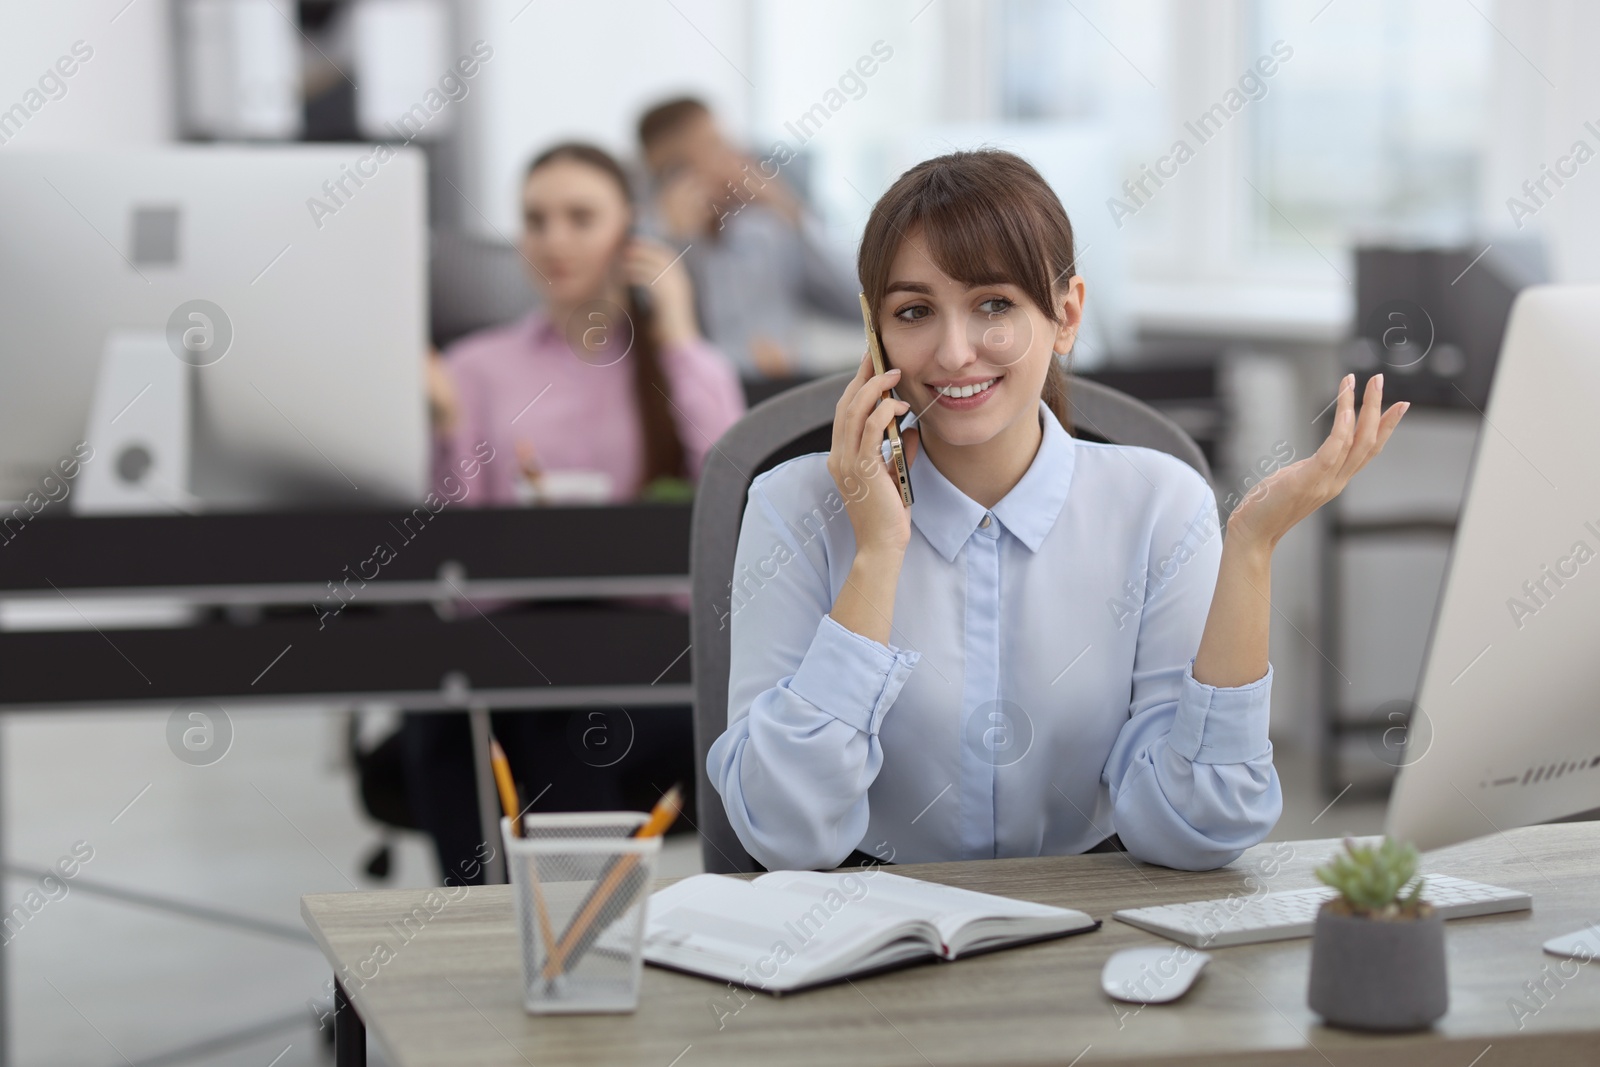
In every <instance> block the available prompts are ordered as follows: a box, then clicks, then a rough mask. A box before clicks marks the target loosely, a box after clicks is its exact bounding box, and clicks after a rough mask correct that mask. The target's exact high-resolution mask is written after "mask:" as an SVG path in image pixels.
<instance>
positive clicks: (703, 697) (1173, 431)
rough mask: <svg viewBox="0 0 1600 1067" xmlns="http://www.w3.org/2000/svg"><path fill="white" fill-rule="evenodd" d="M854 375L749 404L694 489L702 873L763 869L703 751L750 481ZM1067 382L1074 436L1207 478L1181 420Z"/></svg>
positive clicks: (716, 715)
mask: <svg viewBox="0 0 1600 1067" xmlns="http://www.w3.org/2000/svg"><path fill="white" fill-rule="evenodd" d="M853 376H854V372H853V371H846V372H843V373H841V374H835V375H832V376H830V377H827V378H821V379H818V380H817V381H814V382H810V383H808V384H806V385H802V386H798V387H796V388H794V389H791V390H789V391H788V392H785V393H781V394H779V395H778V396H775V397H773V398H772V399H770V400H767V401H765V402H764V403H762V404H760V405H758V406H757V407H755V408H753V409H751V410H750V411H749V412H748V413H747V414H746V415H745V416H744V418H742V419H740V420H739V421H738V422H737V423H735V424H734V425H733V427H732V428H731V429H729V430H728V432H727V433H725V434H723V435H722V437H721V439H720V440H718V441H717V444H716V447H715V448H713V449H712V450H711V453H710V454H709V455H708V456H707V458H706V463H705V467H704V469H703V470H702V472H701V475H700V484H699V487H698V489H697V490H696V491H695V497H694V518H693V524H692V528H691V529H692V532H691V546H692V547H691V549H690V560H689V571H690V575H691V576H692V577H691V580H692V583H693V601H694V604H693V611H692V617H691V623H690V625H691V633H692V637H693V641H694V644H693V648H692V651H691V658H690V662H691V667H692V673H693V677H694V747H695V773H696V775H697V776H698V781H699V788H698V789H697V790H696V801H697V804H696V806H697V807H698V809H699V810H698V811H697V812H696V817H697V819H698V825H697V827H696V829H698V830H699V832H700V849H701V854H702V856H703V858H704V862H705V869H706V870H707V871H712V872H716V873H732V872H735V871H756V870H760V869H761V868H760V866H759V865H758V864H757V863H756V862H755V860H753V859H752V858H751V857H750V854H749V853H747V852H746V851H745V850H744V846H743V845H741V844H740V843H739V838H738V836H737V835H735V834H734V832H733V826H732V824H731V823H729V821H728V815H727V811H726V809H725V808H724V807H723V805H722V797H721V796H720V795H719V794H718V793H717V791H716V788H715V787H714V786H713V785H712V784H711V782H710V779H709V777H708V776H707V774H706V753H707V752H708V751H709V750H710V748H711V744H712V742H714V741H715V740H716V739H717V738H718V737H719V736H720V735H721V734H722V732H723V731H724V730H725V729H726V728H727V725H728V670H729V648H728V637H729V633H730V631H729V629H728V628H727V626H726V625H725V623H724V619H723V616H722V612H721V610H720V608H721V606H722V605H723V604H724V603H725V594H726V593H727V591H728V588H729V582H730V581H731V579H732V576H733V557H734V552H735V550H736V549H737V547H738V543H739V526H740V523H741V521H742V520H743V518H744V505H745V500H746V494H747V492H748V490H749V488H750V483H751V481H752V480H754V479H755V477H756V476H757V475H759V474H761V473H762V472H763V471H766V470H770V469H771V468H773V467H775V466H777V465H778V464H779V463H782V462H784V461H785V460H788V459H793V458H794V457H795V456H802V455H805V454H806V453H808V452H826V451H827V450H828V448H829V447H830V445H831V443H832V435H833V411H834V405H835V404H837V403H838V400H839V396H840V394H842V393H843V392H844V387H845V385H846V384H847V383H848V382H849V381H850V379H851V378H852V377H853ZM1071 383H1072V384H1071V387H1070V390H1069V395H1070V397H1071V402H1072V422H1073V427H1072V428H1073V432H1074V436H1077V437H1082V438H1085V439H1089V440H1096V439H1098V440H1101V441H1106V442H1108V443H1111V444H1122V445H1142V446H1144V447H1146V448H1153V449H1156V450H1158V451H1161V452H1166V453H1169V454H1170V455H1173V456H1176V457H1178V458H1179V459H1181V460H1183V461H1184V462H1185V463H1187V464H1189V465H1190V466H1191V467H1193V468H1194V469H1195V470H1197V471H1199V472H1200V473H1201V474H1202V475H1204V476H1205V479H1206V481H1208V482H1210V481H1212V478H1211V467H1210V465H1209V464H1207V463H1206V458H1205V454H1204V453H1203V452H1201V450H1200V446H1199V445H1197V444H1195V442H1194V440H1193V439H1192V438H1191V437H1190V436H1189V435H1188V434H1186V433H1185V432H1184V431H1183V430H1182V429H1181V428H1180V427H1179V426H1178V424H1177V423H1175V422H1173V421H1172V420H1171V419H1169V418H1167V417H1166V416H1165V415H1162V414H1161V413H1160V412H1158V411H1156V410H1155V409H1154V408H1152V407H1150V406H1149V405H1147V404H1145V403H1143V402H1142V401H1139V400H1135V399H1134V398H1133V397H1131V396H1128V395H1127V394H1126V393H1121V392H1118V391H1117V390H1115V389H1111V388H1109V387H1107V386H1104V385H1100V384H1098V383H1096V382H1092V381H1088V380H1087V379H1083V378H1073V379H1072V380H1071ZM1214 486H1215V483H1213V487H1214ZM774 681H776V679H774Z"/></svg>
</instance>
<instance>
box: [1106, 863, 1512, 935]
mask: <svg viewBox="0 0 1600 1067" xmlns="http://www.w3.org/2000/svg"><path fill="white" fill-rule="evenodd" d="M1424 877H1425V878H1426V880H1427V883H1426V884H1425V885H1424V886H1423V887H1422V897H1423V899H1424V900H1426V901H1428V902H1429V903H1430V904H1432V905H1433V906H1434V908H1435V909H1436V910H1437V911H1438V912H1439V913H1440V914H1441V915H1443V916H1444V917H1445V918H1446V919H1466V918H1470V917H1472V916H1474V915H1494V914H1496V913H1498V912H1502V911H1523V910H1525V909H1527V908H1531V907H1533V897H1531V896H1529V895H1528V894H1527V893H1524V892H1522V891H1521V890H1518V889H1502V888H1501V887H1499V886H1495V885H1484V884H1483V883H1482V882H1469V881H1467V880H1466V879H1465V878H1451V877H1450V876H1449V875H1444V874H1429V875H1425V876H1424ZM1336 895H1337V894H1336V893H1335V892H1334V891H1333V890H1332V889H1330V888H1328V887H1327V886H1318V887H1316V888H1314V889H1289V890H1284V891H1282V892H1278V893H1262V894H1260V895H1259V896H1240V897H1235V898H1234V899H1232V900H1226V899H1223V900H1196V901H1193V902H1191V903H1188V904H1162V905H1159V906H1157V907H1153V908H1124V909H1122V910H1121V911H1118V912H1114V913H1113V915H1114V916H1115V917H1116V918H1118V919H1120V920H1122V921H1123V922H1125V923H1127V924H1128V925H1130V926H1137V927H1138V928H1139V929H1141V930H1148V931H1150V932H1151V933H1152V934H1160V935H1161V936H1162V937H1170V938H1171V939H1172V940H1174V941H1178V942H1181V943H1182V944H1185V945H1191V946H1193V947H1195V948H1227V947H1228V946H1229V945H1250V944H1254V943H1255V942H1257V941H1284V940H1287V939H1289V938H1294V937H1310V936H1311V928H1312V926H1313V925H1314V924H1315V922H1316V919H1317V909H1318V908H1320V907H1322V905H1323V903H1324V902H1325V901H1327V900H1330V899H1332V898H1333V897H1334V896H1336Z"/></svg>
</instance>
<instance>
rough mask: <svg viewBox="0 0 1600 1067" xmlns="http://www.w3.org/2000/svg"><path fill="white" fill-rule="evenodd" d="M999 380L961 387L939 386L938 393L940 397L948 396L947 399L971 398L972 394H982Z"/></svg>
mask: <svg viewBox="0 0 1600 1067" xmlns="http://www.w3.org/2000/svg"><path fill="white" fill-rule="evenodd" d="M999 380H1000V379H999V378H990V379H989V380H988V381H986V382H979V383H978V384H977V385H962V386H951V385H945V386H941V387H940V388H939V393H940V395H941V396H948V397H952V398H955V397H967V396H972V395H973V394H974V393H981V392H983V391H984V390H985V389H987V388H989V387H990V386H991V385H993V384H994V383H995V382H997V381H999Z"/></svg>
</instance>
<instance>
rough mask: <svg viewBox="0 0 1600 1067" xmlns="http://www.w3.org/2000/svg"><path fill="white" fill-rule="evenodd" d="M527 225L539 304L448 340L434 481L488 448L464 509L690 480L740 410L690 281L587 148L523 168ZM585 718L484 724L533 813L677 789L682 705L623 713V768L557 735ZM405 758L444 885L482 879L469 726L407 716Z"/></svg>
mask: <svg viewBox="0 0 1600 1067" xmlns="http://www.w3.org/2000/svg"><path fill="white" fill-rule="evenodd" d="M522 214H523V233H522V239H521V242H520V245H519V249H520V251H521V253H522V258H523V260H524V261H525V262H526V263H527V266H528V273H529V276H530V279H531V280H532V282H533V284H534V286H535V288H536V289H538V290H539V292H540V295H541V296H542V297H543V301H542V307H541V309H540V310H538V311H535V312H533V313H531V314H529V315H528V316H526V317H525V318H523V319H521V320H519V321H517V322H514V323H511V324H509V325H506V326H501V327H495V328H492V329H488V330H484V331H482V332H480V333H477V334H473V335H471V336H469V337H466V338H463V339H462V340H460V341H458V342H456V343H455V344H454V345H452V346H451V347H450V349H449V351H448V352H447V353H446V354H445V358H444V359H443V361H442V362H441V363H440V364H438V365H436V366H435V367H434V368H433V370H432V371H431V373H430V379H431V381H430V393H431V396H430V399H431V401H432V407H433V410H434V412H435V421H436V429H437V434H436V437H437V446H436V449H435V456H434V461H435V467H434V470H435V480H436V482H440V483H441V484H442V483H443V482H444V480H445V479H446V478H448V477H450V476H451V475H452V474H453V473H454V472H456V471H458V470H460V469H463V468H460V467H459V464H460V463H461V462H462V461H467V462H469V463H471V462H472V461H473V460H474V459H481V458H482V456H483V455H485V454H488V453H487V452H486V451H485V450H482V446H483V445H484V444H485V443H487V445H488V447H489V448H492V449H493V452H492V455H493V457H494V458H493V459H492V460H490V461H489V462H487V463H483V464H482V466H481V470H480V473H479V474H478V476H477V478H476V479H475V480H473V481H472V482H471V483H469V484H470V487H471V488H470V492H469V494H468V495H467V496H465V497H462V496H461V494H460V492H459V486H460V484H461V483H460V479H459V478H455V479H452V484H454V485H455V486H456V487H457V492H456V493H455V494H454V496H452V499H459V500H460V505H459V506H467V507H476V506H488V505H504V504H514V503H518V502H522V501H526V500H529V499H533V500H539V499H546V500H548V499H550V497H551V496H552V495H553V493H551V488H552V486H553V485H555V484H556V483H557V482H558V481H559V482H564V483H565V484H566V485H568V486H572V485H573V484H574V483H583V484H584V485H585V486H586V488H585V490H584V491H585V494H586V496H585V499H588V500H590V501H591V502H592V501H597V500H598V501H603V502H625V501H630V500H634V499H636V498H637V497H638V496H639V495H640V493H641V492H643V491H645V490H647V489H649V488H650V487H651V486H652V485H655V484H656V483H658V482H659V481H660V480H662V479H667V480H693V479H695V478H697V477H698V476H699V473H700V469H701V467H702V465H703V464H704V461H705V457H706V454H707V453H708V452H709V451H710V449H711V445H712V443H713V442H714V441H715V440H716V439H717V438H718V437H720V436H721V435H722V433H723V432H724V431H725V430H726V429H727V428H728V427H729V426H731V425H732V424H733V423H734V422H736V421H737V420H738V418H739V417H740V415H742V414H743V413H744V394H743V391H742V389H741V387H740V384H739V380H738V377H737V376H736V374H735V373H734V370H733V368H732V365H731V364H730V363H728V362H727V360H725V359H724V358H723V356H722V355H721V353H719V352H718V351H717V350H716V349H714V348H712V347H711V346H710V345H709V344H707V343H706V341H705V340H704V339H702V338H701V336H700V332H699V328H698V326H697V325H696V320H695V312H694V298H693V293H692V291H691V283H690V281H689V277H688V271H687V270H686V269H685V268H684V267H683V265H682V264H681V263H675V262H674V257H673V254H672V253H671V252H670V251H668V250H667V249H666V248H665V247H663V246H661V245H659V244H656V243H654V242H651V241H646V240H643V239H640V238H637V237H635V236H634V235H633V232H632V230H633V208H632V206H631V200H630V197H629V189H628V183H627V179H626V177H625V176H624V172H623V170H622V168H621V167H620V166H618V165H617V163H616V161H615V160H614V159H612V158H611V156H610V155H608V154H606V153H605V152H604V151H602V150H601V149H599V148H595V147H592V146H590V145H585V144H576V143H568V144H560V145H556V146H555V147H553V148H551V149H549V150H547V151H545V152H544V153H542V154H541V155H540V156H539V157H538V158H537V159H535V160H534V161H533V163H532V165H530V166H529V168H528V172H527V178H526V180H525V182H524V183H523V188H522ZM474 469H477V468H474ZM440 491H441V494H445V490H444V489H443V488H441V490H440ZM445 495H448V494H445ZM640 536H649V533H648V531H643V532H641V534H640ZM498 606H500V605H489V604H487V603H480V604H479V605H478V608H479V609H481V610H487V611H493V610H495V608H496V607H498ZM463 610H464V613H465V614H466V615H468V616H469V617H475V615H476V612H475V611H474V609H473V608H470V607H469V608H464V609H463ZM532 654H533V656H534V658H535V659H537V658H538V653H537V652H536V651H535V652H533V653H532ZM534 684H538V682H537V679H535V680H534ZM591 710H592V709H591ZM580 713H581V712H580V711H574V712H571V713H570V714H567V715H563V714H554V713H551V712H542V713H539V714H527V713H508V714H496V715H495V716H494V730H495V733H496V736H497V737H498V738H499V740H500V741H501V743H502V744H503V745H504V747H505V749H506V753H507V755H508V757H509V758H510V760H511V764H512V769H513V771H514V772H515V773H516V775H517V777H518V779H519V780H521V781H522V782H523V784H524V785H525V786H526V787H527V789H528V791H529V792H528V796H529V799H530V800H531V801H534V803H533V805H532V807H533V810H535V811H582V810H594V809H615V808H621V807H627V806H638V805H640V804H645V805H648V804H649V803H651V802H653V801H654V800H655V799H656V795H655V791H654V790H652V789H651V787H650V785H649V783H650V781H651V780H652V779H653V780H655V781H658V782H663V783H665V782H669V781H674V780H680V779H682V778H684V777H685V775H686V774H687V773H688V771H689V769H690V768H692V767H693V755H692V753H693V743H692V727H691V719H690V716H689V711H688V709H687V708H664V709H655V710H652V711H651V712H650V713H649V714H644V715H636V716H633V717H632V724H633V729H634V736H633V743H632V746H631V749H630V750H629V752H628V754H627V755H626V757H624V758H621V759H620V761H614V760H612V759H611V758H610V757H609V753H607V754H604V758H602V754H598V753H594V752H584V751H581V750H578V749H575V747H574V745H573V744H572V743H570V742H569V738H570V737H571V736H573V734H574V733H575V732H577V733H581V734H582V736H584V737H588V736H589V733H587V732H583V731H582V730H579V731H571V730H569V725H570V723H569V719H570V717H571V715H577V714H580ZM580 748H581V746H580ZM403 752H404V758H405V768H406V781H407V792H408V797H409V799H410V802H411V807H412V810H413V813H414V814H415V815H416V817H417V819H418V821H419V822H421V824H422V826H423V828H424V829H426V830H427V831H428V832H429V833H431V834H432V836H433V838H434V843H435V845H436V847H437V849H438V855H439V864H440V867H441V869H442V871H443V874H444V876H445V878H446V879H447V880H449V881H451V882H463V881H465V882H473V881H481V879H482V874H481V869H480V867H479V865H478V864H477V863H475V862H474V861H475V860H479V859H481V858H482V854H481V853H480V851H479V850H480V849H481V848H482V846H483V842H482V833H481V831H480V829H479V826H478V817H477V808H476V806H475V799H474V798H475V793H474V792H473V779H472V753H471V748H470V739H469V734H468V730H467V725H466V721H465V720H464V719H463V718H462V717H461V716H460V715H459V714H458V713H431V712H418V713H411V714H408V715H407V716H406V724H405V738H404V748H403ZM690 778H691V780H692V775H690ZM635 785H637V786H638V787H639V788H637V789H635V788H632V787H633V786H635ZM490 844H494V843H493V842H491V843H490Z"/></svg>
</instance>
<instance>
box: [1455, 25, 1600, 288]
mask: <svg viewBox="0 0 1600 1067" xmlns="http://www.w3.org/2000/svg"><path fill="white" fill-rule="evenodd" d="M1489 14H1490V17H1491V18H1492V19H1493V20H1494V23H1495V25H1496V27H1497V28H1498V29H1499V30H1500V32H1501V33H1503V34H1504V35H1505V37H1504V38H1499V37H1497V39H1496V47H1495V52H1494V64H1495V72H1494V89H1495V91H1494V94H1493V100H1494V113H1493V115H1492V117H1491V120H1490V124H1489V125H1490V130H1491V134H1490V143H1489V145H1488V164H1489V165H1488V167H1487V171H1486V175H1487V176H1486V180H1485V182H1484V188H1483V193H1482V210H1483V217H1484V221H1485V225H1486V227H1487V228H1488V232H1489V233H1490V235H1491V240H1492V239H1493V236H1494V235H1496V234H1501V235H1510V234H1517V235H1521V236H1526V235H1527V234H1530V233H1538V234H1541V235H1543V236H1544V238H1545V240H1546V242H1547V247H1548V249H1549V252H1550V267H1551V273H1552V276H1553V278H1554V280H1556V281H1565V282H1594V281H1600V244H1597V243H1596V240H1595V237H1596V235H1597V234H1600V134H1597V133H1596V132H1594V131H1591V130H1589V129H1587V128H1585V126H1584V123H1585V122H1592V123H1593V124H1594V126H1595V128H1596V129H1597V130H1600V64H1597V63H1596V62H1595V56H1594V50H1595V44H1596V42H1600V4H1595V3H1593V2H1592V0H1502V2H1501V3H1498V4H1496V5H1495V6H1494V8H1493V10H1492V11H1491V12H1490V13H1489ZM1507 39H1509V41H1510V44H1508V43H1507ZM1511 45H1515V47H1514V48H1513V47H1512V46H1511ZM1579 140H1582V141H1584V142H1586V143H1587V144H1588V146H1589V148H1590V149H1591V150H1592V151H1593V152H1595V153H1596V155H1595V158H1593V159H1590V160H1589V161H1588V162H1587V163H1585V164H1583V165H1582V166H1581V167H1579V168H1578V173H1577V174H1576V176H1574V177H1571V178H1564V179H1563V181H1564V182H1565V183H1566V184H1565V185H1564V186H1562V187H1560V188H1557V187H1555V185H1554V184H1553V183H1550V185H1549V186H1548V187H1549V188H1550V189H1551V191H1552V194H1553V195H1551V196H1549V197H1543V194H1541V197H1542V198H1543V199H1544V200H1545V204H1544V205H1543V206H1539V205H1533V206H1535V207H1537V208H1538V212H1537V214H1535V215H1534V216H1532V217H1531V218H1524V219H1523V222H1524V226H1523V228H1522V229H1521V230H1520V231H1519V230H1518V229H1516V227H1515V226H1514V225H1513V223H1512V219H1511V213H1510V211H1509V210H1508V209H1507V207H1506V200H1507V199H1508V198H1510V197H1513V196H1515V197H1518V198H1519V199H1522V200H1523V201H1524V202H1525V203H1529V204H1532V202H1531V200H1529V199H1528V198H1527V197H1526V195H1525V194H1524V193H1523V192H1522V188H1521V187H1522V183H1523V182H1525V181H1527V180H1529V179H1535V178H1538V177H1539V176H1540V173H1541V171H1540V168H1541V166H1542V165H1550V166H1552V167H1553V166H1555V164H1556V162H1557V160H1558V159H1559V158H1560V157H1561V156H1564V155H1566V154H1567V153H1569V152H1570V151H1571V150H1572V147H1573V144H1574V142H1576V141H1579Z"/></svg>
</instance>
